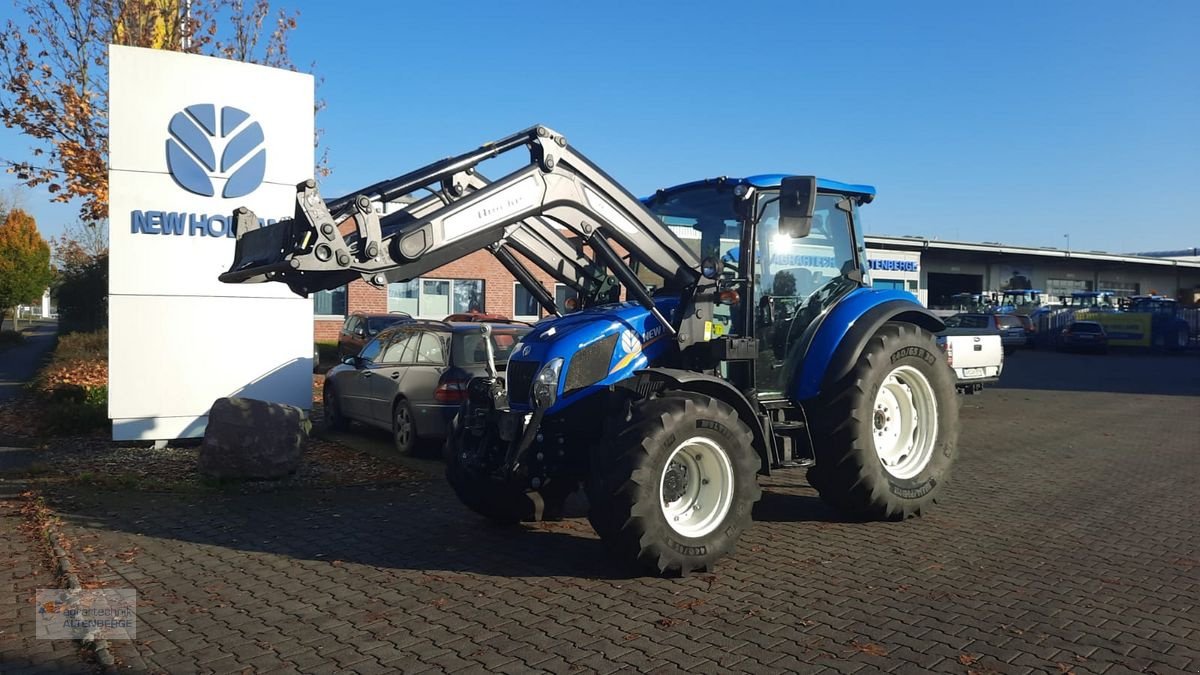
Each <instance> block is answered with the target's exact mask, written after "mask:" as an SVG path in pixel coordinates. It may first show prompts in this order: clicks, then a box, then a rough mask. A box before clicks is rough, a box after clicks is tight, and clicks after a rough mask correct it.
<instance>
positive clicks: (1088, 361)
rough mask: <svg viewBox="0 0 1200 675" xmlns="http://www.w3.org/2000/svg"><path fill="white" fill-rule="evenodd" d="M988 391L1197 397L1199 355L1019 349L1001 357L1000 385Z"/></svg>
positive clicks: (993, 386) (1199, 370) (1199, 392)
mask: <svg viewBox="0 0 1200 675" xmlns="http://www.w3.org/2000/svg"><path fill="white" fill-rule="evenodd" d="M989 388H995V389H1034V390H1047V391H1074V392H1113V393H1124V394H1149V395H1162V396H1200V351H1197V350H1190V351H1187V352H1184V353H1155V352H1148V351H1144V350H1142V351H1133V350H1129V351H1126V350H1120V351H1118V350H1116V349H1113V350H1111V351H1110V352H1109V353H1108V354H1086V353H1072V352H1054V351H1049V350H1037V351H1032V350H1021V351H1018V352H1016V353H1015V354H1012V355H1011V356H1008V357H1006V358H1005V360H1004V372H1003V374H1002V375H1001V376H1000V382H999V383H998V384H996V385H992V387H989Z"/></svg>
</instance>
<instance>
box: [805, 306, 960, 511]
mask: <svg viewBox="0 0 1200 675" xmlns="http://www.w3.org/2000/svg"><path fill="white" fill-rule="evenodd" d="M955 398H956V393H955V388H954V372H953V371H952V370H951V369H950V367H949V366H948V365H947V364H946V360H945V357H944V356H943V355H942V352H941V350H939V349H938V346H937V343H936V341H935V339H934V337H933V335H931V334H930V333H928V332H927V331H925V330H923V329H921V328H920V327H918V326H915V325H912V324H908V323H890V322H889V323H886V324H884V325H883V327H882V328H880V329H879V331H878V332H877V333H876V334H875V335H874V336H873V337H872V338H871V339H870V341H869V342H868V343H867V345H866V347H865V348H864V349H863V352H862V354H861V355H859V357H858V361H857V362H856V363H855V365H854V368H853V369H852V370H851V371H850V373H849V374H848V375H847V376H846V377H844V378H842V380H841V381H839V382H835V383H833V384H831V385H829V386H828V387H826V391H825V392H824V393H823V395H822V397H821V398H820V399H819V400H818V401H817V402H816V403H815V405H812V406H811V407H810V408H809V415H808V419H809V423H810V425H811V427H812V434H813V446H814V450H815V453H816V460H817V461H816V464H815V465H814V466H813V467H812V468H810V469H809V470H808V482H809V483H811V484H812V486H813V487H815V488H816V489H817V491H818V492H820V494H821V498H822V499H824V500H825V501H826V502H827V503H829V504H831V505H832V506H834V507H835V508H837V509H838V510H840V511H842V512H843V513H845V514H847V515H849V516H851V517H853V518H859V519H870V520H902V519H905V518H909V517H912V516H918V515H920V514H921V510H922V509H924V508H925V507H927V506H928V505H929V504H931V503H934V502H936V501H937V499H938V496H939V495H940V493H941V491H942V489H943V488H944V486H945V483H946V481H947V479H948V478H949V476H950V467H951V465H952V464H953V463H954V457H955V454H956V453H957V446H958V407H959V406H958V402H957V401H956V400H955Z"/></svg>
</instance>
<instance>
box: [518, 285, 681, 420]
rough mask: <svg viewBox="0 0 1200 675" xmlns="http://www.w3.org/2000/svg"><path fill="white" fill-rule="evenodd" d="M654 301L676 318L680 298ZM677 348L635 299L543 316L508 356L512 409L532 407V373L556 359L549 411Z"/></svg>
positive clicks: (664, 297) (535, 373) (669, 317)
mask: <svg viewBox="0 0 1200 675" xmlns="http://www.w3.org/2000/svg"><path fill="white" fill-rule="evenodd" d="M655 305H656V306H657V307H658V309H659V311H660V312H662V313H663V316H666V317H667V318H668V320H671V321H674V314H675V311H676V310H677V308H678V306H679V298H678V297H676V296H662V297H658V298H655ZM674 348H675V342H674V340H671V339H670V334H669V333H668V332H667V331H666V330H665V329H664V328H663V326H662V325H661V324H659V322H658V320H657V319H655V318H654V317H653V316H652V315H651V314H650V312H649V311H647V310H646V309H645V308H644V307H642V306H641V305H639V304H637V303H635V302H623V303H618V304H611V305H600V306H597V307H591V308H588V309H585V310H582V311H579V312H576V313H574V314H568V315H566V316H563V317H558V318H553V319H543V320H542V321H539V322H538V323H537V325H535V326H534V328H533V330H532V331H530V332H529V333H527V334H525V336H524V337H522V338H521V342H520V344H518V345H516V347H514V348H513V351H512V354H511V355H510V356H509V360H508V366H507V369H506V378H507V383H508V391H509V403H510V405H511V406H512V408H513V409H514V410H531V409H533V406H534V399H533V396H532V394H531V388H532V386H533V382H534V378H536V377H537V374H538V372H539V371H541V370H542V368H544V367H545V366H546V365H547V364H549V363H551V362H552V361H554V360H555V359H562V362H561V367H560V368H559V376H558V383H557V385H556V386H557V389H556V391H555V396H554V402H553V403H552V404H551V405H549V406H547V407H546V410H545V412H546V413H548V414H550V413H554V412H556V411H558V410H559V409H561V408H564V407H566V406H568V405H570V404H571V403H572V402H574V401H577V400H579V399H582V398H585V397H586V396H588V395H590V394H592V393H595V392H597V391H599V390H602V389H605V388H607V387H608V386H609V385H610V384H614V383H616V382H619V381H621V380H623V379H625V378H627V377H629V376H630V375H632V374H633V373H634V371H636V370H639V369H642V368H645V367H646V366H647V365H652V364H654V363H656V362H657V361H659V360H660V359H662V357H663V356H664V355H666V354H667V353H669V352H670V351H671V350H673V349H674Z"/></svg>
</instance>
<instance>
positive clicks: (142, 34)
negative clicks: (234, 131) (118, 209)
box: [0, 0, 328, 223]
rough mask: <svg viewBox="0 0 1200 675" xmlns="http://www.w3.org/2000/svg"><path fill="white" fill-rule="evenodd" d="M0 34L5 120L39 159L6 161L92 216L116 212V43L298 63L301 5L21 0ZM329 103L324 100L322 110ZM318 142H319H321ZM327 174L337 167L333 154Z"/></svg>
mask: <svg viewBox="0 0 1200 675" xmlns="http://www.w3.org/2000/svg"><path fill="white" fill-rule="evenodd" d="M15 4H16V6H17V9H18V12H19V14H20V18H21V19H22V20H21V22H17V21H11V20H10V21H9V22H8V24H7V26H6V27H5V28H4V30H2V31H0V122H3V123H4V124H5V125H6V126H8V127H10V128H14V129H18V130H20V131H22V132H23V133H25V134H26V135H28V136H29V137H30V138H31V139H32V140H33V147H32V148H31V151H30V152H31V158H30V159H28V160H13V159H11V158H0V161H3V162H4V163H5V164H6V165H7V167H8V170H9V171H10V172H12V173H15V174H16V175H17V177H18V178H19V179H20V180H21V182H22V183H23V184H24V185H26V186H28V187H37V186H45V188H46V189H47V190H48V191H49V192H50V193H51V194H52V195H53V197H52V200H53V201H58V202H69V201H72V200H81V202H82V205H81V208H80V217H81V218H82V219H83V221H84V222H87V223H92V222H97V221H100V220H103V219H104V218H106V217H107V214H108V169H107V166H108V45H109V44H110V43H112V44H119V45H127V46H134V47H150V48H155V49H169V50H174V51H180V52H187V53H192V54H207V55H211V56H220V57H224V58H230V59H237V60H241V61H247V62H251V63H259V64H262V65H267V66H274V67H279V68H290V69H293V70H295V65H294V64H293V63H292V60H291V56H290V55H289V53H288V50H287V42H288V36H289V33H290V32H291V31H292V30H294V29H295V28H296V26H297V16H298V13H296V12H290V13H289V12H288V11H286V10H282V9H281V10H279V11H278V12H272V9H271V6H270V2H269V1H268V0H15ZM321 107H322V105H321V104H320V103H318V105H317V108H318V109H320V108H321ZM314 142H316V141H315V140H314ZM317 173H318V175H325V174H327V173H328V166H327V163H326V161H325V155H322V160H321V163H320V164H319V165H318V167H317Z"/></svg>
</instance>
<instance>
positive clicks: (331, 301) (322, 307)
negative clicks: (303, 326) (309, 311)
mask: <svg viewBox="0 0 1200 675" xmlns="http://www.w3.org/2000/svg"><path fill="white" fill-rule="evenodd" d="M312 299H313V315H315V316H346V287H345V286H342V287H341V288H335V289H333V290H331V291H317V292H316V293H313V294H312Z"/></svg>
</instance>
